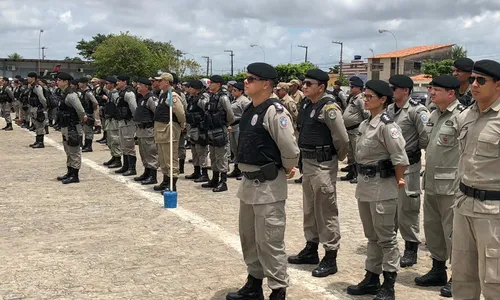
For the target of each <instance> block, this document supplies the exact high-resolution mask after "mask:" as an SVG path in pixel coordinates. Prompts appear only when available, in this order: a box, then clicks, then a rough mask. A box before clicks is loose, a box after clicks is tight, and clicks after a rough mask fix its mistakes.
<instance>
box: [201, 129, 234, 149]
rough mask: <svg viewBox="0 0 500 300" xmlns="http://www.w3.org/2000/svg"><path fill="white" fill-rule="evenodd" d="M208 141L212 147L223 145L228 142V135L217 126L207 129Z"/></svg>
mask: <svg viewBox="0 0 500 300" xmlns="http://www.w3.org/2000/svg"><path fill="white" fill-rule="evenodd" d="M200 136H201V134H200ZM208 141H209V143H210V144H211V145H212V146H214V147H224V146H225V145H226V144H227V142H228V137H227V134H226V132H225V131H224V129H223V128H217V129H213V130H209V131H208Z"/></svg>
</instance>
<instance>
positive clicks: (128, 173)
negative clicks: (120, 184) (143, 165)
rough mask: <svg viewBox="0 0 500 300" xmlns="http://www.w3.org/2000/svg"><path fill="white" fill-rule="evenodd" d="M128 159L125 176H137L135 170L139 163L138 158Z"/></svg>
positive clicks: (129, 156)
mask: <svg viewBox="0 0 500 300" xmlns="http://www.w3.org/2000/svg"><path fill="white" fill-rule="evenodd" d="M127 158H128V169H127V171H125V172H124V173H123V176H132V175H137V171H136V169H135V164H136V163H137V156H133V155H127Z"/></svg>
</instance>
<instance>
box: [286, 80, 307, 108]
mask: <svg viewBox="0 0 500 300" xmlns="http://www.w3.org/2000/svg"><path fill="white" fill-rule="evenodd" d="M301 86H302V82H301V81H300V80H298V79H293V80H291V81H290V85H289V89H290V96H291V97H292V99H293V101H295V103H297V104H300V102H301V101H302V99H304V93H303V92H302V91H301V90H300V87H301Z"/></svg>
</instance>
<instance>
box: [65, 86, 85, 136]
mask: <svg viewBox="0 0 500 300" xmlns="http://www.w3.org/2000/svg"><path fill="white" fill-rule="evenodd" d="M63 92H64V91H63ZM64 104H66V105H67V106H70V107H73V108H74V109H75V111H76V114H77V115H78V119H79V120H80V122H83V117H84V116H85V110H84V109H83V106H82V102H81V101H80V98H79V97H78V95H77V94H76V92H72V93H69V94H67V95H66V97H65V98H64ZM75 127H76V131H77V132H78V135H82V134H83V127H82V125H81V124H76V126H75ZM67 130H68V127H66V128H64V129H61V133H62V134H63V135H65V134H67Z"/></svg>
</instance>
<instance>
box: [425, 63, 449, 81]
mask: <svg viewBox="0 0 500 300" xmlns="http://www.w3.org/2000/svg"><path fill="white" fill-rule="evenodd" d="M453 61H454V60H453V59H445V60H442V61H431V60H426V61H424V67H423V71H424V74H428V75H432V77H436V76H440V75H451V74H452V72H453Z"/></svg>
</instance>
